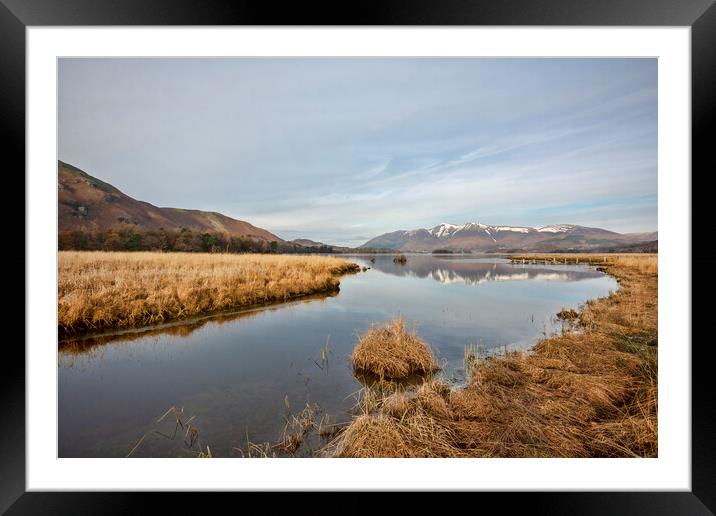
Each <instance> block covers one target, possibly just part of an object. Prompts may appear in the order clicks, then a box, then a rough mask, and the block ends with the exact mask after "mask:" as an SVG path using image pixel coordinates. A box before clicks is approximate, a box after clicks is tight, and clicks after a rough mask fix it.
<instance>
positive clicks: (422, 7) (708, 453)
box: [0, 0, 716, 515]
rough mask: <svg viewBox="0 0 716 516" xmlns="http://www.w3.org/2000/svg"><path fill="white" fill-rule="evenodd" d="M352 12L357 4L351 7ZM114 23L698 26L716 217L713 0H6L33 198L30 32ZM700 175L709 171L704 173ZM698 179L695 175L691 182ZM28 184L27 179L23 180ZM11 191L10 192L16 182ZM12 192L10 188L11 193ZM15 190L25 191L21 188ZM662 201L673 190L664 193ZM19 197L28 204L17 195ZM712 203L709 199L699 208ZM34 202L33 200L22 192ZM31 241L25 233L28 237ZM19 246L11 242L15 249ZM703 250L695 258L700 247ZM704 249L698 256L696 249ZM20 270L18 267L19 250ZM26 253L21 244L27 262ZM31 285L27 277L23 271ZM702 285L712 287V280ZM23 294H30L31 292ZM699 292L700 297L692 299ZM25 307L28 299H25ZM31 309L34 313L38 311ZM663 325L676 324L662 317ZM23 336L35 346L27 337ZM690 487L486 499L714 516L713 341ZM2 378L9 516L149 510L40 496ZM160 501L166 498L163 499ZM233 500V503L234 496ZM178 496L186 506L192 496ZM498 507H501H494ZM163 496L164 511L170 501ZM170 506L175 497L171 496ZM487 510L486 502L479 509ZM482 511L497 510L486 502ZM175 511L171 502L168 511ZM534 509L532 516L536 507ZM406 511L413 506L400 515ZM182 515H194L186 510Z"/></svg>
mask: <svg viewBox="0 0 716 516" xmlns="http://www.w3.org/2000/svg"><path fill="white" fill-rule="evenodd" d="M351 6H352V7H351ZM82 25H84V26H87V25H93V26H108V25H401V26H406V25H513V26H514V25H532V26H535V25H551V26H587V25H592V26H611V25H614V26H689V27H691V53H692V55H691V74H692V171H691V181H692V220H693V226H692V239H693V236H695V235H699V234H701V232H700V231H699V229H705V227H704V226H703V224H705V223H706V222H707V221H708V219H709V218H710V217H709V213H708V212H707V211H706V210H707V207H709V204H710V203H709V202H707V198H706V195H708V193H709V191H708V189H707V188H701V189H699V188H694V182H695V180H696V179H697V178H698V177H702V178H703V177H705V176H706V175H707V173H708V172H707V171H713V170H716V167H714V165H715V163H714V162H715V161H716V160H715V159H714V150H713V148H712V147H713V144H712V142H711V139H710V138H709V135H710V134H711V132H712V131H709V129H713V126H714V113H715V112H716V109H715V106H716V5H714V0H651V1H645V0H601V1H594V0H590V1H586V0H541V1H537V0H504V1H497V0H487V1H485V0H442V1H440V2H437V1H433V2H428V1H427V0H402V1H397V0H392V1H383V2H369V1H364V2H360V3H355V4H341V3H335V2H334V3H331V4H326V5H323V4H321V3H320V2H319V3H317V2H312V3H310V4H308V3H291V2H284V3H282V4H280V5H273V4H272V3H269V2H249V1H245V0H241V1H238V0H235V1H216V2H209V1H207V0H129V1H127V0H125V1H112V0H64V1H56V0H0V64H1V66H0V110H1V111H0V112H1V113H2V117H0V126H1V127H2V129H1V131H2V132H1V133H0V141H1V142H2V144H3V163H4V165H5V166H4V167H3V168H4V173H5V175H4V177H5V178H6V180H7V179H10V178H11V177H8V176H12V178H14V180H15V181H16V182H17V186H16V188H19V189H21V190H22V191H23V192H24V193H25V182H24V173H23V174H20V171H23V172H24V171H25V116H26V113H25V109H26V104H25V30H26V28H27V27H29V26H82ZM696 171H700V173H698V174H696V173H695V172H696ZM689 173H690V171H688V170H685V171H684V174H686V175H688V174H689ZM21 178H22V180H21ZM6 188H10V187H8V186H7V185H6ZM6 191H7V190H6ZM14 191H15V192H17V191H18V190H14ZM662 194H663V192H662ZM13 196H14V197H18V198H19V197H20V196H19V195H17V194H14V195H13ZM699 196H702V197H703V202H701V201H700V200H699ZM23 198H24V196H23ZM23 241H24V235H23ZM705 245H706V244H701V243H699V244H698V246H693V245H692V249H691V250H690V252H691V253H693V254H691V257H692V270H710V267H711V266H713V265H716V261H715V260H714V259H713V258H710V257H709V253H708V249H701V247H705ZM17 247H19V245H13V249H16V248H17ZM694 247H696V249H695V250H694V249H693V248H694ZM694 251H696V252H694ZM13 253H14V256H15V258H14V259H13V260H11V263H14V262H19V257H18V255H17V251H16V250H15V251H13ZM26 258H27V257H26V255H25V251H24V246H23V259H24V260H25V259H26ZM25 273H26V277H27V274H28V270H27V268H26V269H25ZM706 276H707V277H705V278H703V279H702V278H701V276H699V282H698V283H697V285H696V286H697V287H698V289H700V290H702V291H706V290H707V289H710V287H711V286H712V284H713V279H711V278H710V277H708V276H709V275H706ZM23 291H24V286H23ZM694 292H695V291H693V290H692V295H693V293H694ZM23 299H24V295H23ZM25 308H26V310H30V309H32V307H30V306H26V307H25ZM708 309H709V306H708V304H699V303H697V302H696V298H695V297H694V298H693V301H692V321H693V322H694V323H698V322H700V321H704V320H708V319H707V317H708V315H707V310H708ZM662 316H663V317H665V316H668V314H667V315H662ZM21 333H23V340H24V338H25V335H24V330H23V331H21ZM683 345H684V346H685V347H686V346H689V345H691V346H692V348H691V350H692V389H691V390H692V443H691V444H692V457H691V464H692V474H691V481H692V490H691V491H690V492H658V491H657V492H651V491H650V492H619V493H604V492H599V493H586V492H585V493H579V492H569V493H519V494H517V493H502V494H498V493H480V494H479V496H481V497H483V498H487V497H489V498H491V499H496V500H494V501H496V502H497V503H499V504H500V505H501V507H503V508H510V507H512V506H513V505H514V504H519V505H524V506H525V508H526V510H530V511H531V512H533V513H534V512H536V513H549V514H560V513H564V514H567V513H568V514H612V515H615V514H642V513H644V514H714V513H716V495H715V493H714V491H716V490H715V489H714V486H716V439H714V438H715V437H716V418H714V413H715V410H714V405H713V403H712V402H711V399H712V395H711V392H713V389H712V387H711V386H710V384H709V378H710V376H711V375H712V373H711V371H710V369H711V368H712V365H711V364H712V362H711V361H710V360H708V358H709V356H708V355H709V349H710V343H709V342H708V341H706V340H701V341H699V339H697V338H696V333H693V335H692V342H691V343H689V342H686V343H683ZM4 351H5V353H4V356H3V358H4V361H3V362H4V365H5V367H4V371H3V374H2V375H0V383H1V386H0V396H1V397H2V404H1V405H0V407H2V409H1V410H0V419H1V421H2V426H0V428H2V438H0V511H5V510H7V514H28V513H30V514H31V513H35V512H43V513H46V512H50V513H69V514H100V513H102V514H104V513H114V512H121V513H141V512H144V510H146V508H147V507H146V499H145V498H146V494H142V493H118V492H115V493H67V492H65V493H49V492H44V493H39V492H26V489H25V473H26V469H25V452H26V450H25V430H26V429H25V395H24V393H25V380H26V378H25V353H24V351H23V350H22V349H21V348H20V347H19V345H17V344H16V343H15V342H14V339H8V340H6V342H5V350H4ZM154 496H156V495H154ZM229 496H232V495H229ZM162 498H171V500H172V503H175V504H180V505H181V506H182V508H183V509H184V510H187V509H188V508H189V507H190V506H189V505H187V503H188V500H187V497H185V496H176V495H173V496H171V497H162ZM491 501H492V500H491ZM164 502H165V501H164V500H162V502H161V503H162V504H164ZM166 502H167V503H169V502H170V501H169V500H166ZM476 507H477V506H476ZM479 507H487V506H485V505H484V502H483V503H480V506H479ZM163 508H164V509H166V510H167V511H168V510H169V509H170V506H169V505H163ZM527 508H529V509H527ZM401 509H403V510H404V509H405V508H404V507H401ZM183 512H184V511H183Z"/></svg>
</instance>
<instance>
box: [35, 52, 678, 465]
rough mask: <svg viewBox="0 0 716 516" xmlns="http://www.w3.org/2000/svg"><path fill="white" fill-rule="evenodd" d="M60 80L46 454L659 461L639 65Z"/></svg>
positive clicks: (411, 64) (651, 105)
mask: <svg viewBox="0 0 716 516" xmlns="http://www.w3.org/2000/svg"><path fill="white" fill-rule="evenodd" d="M57 71H58V77H57V89H58V91H57V101H58V142H57V143H58V156H57V171H56V173H57V176H56V181H57V338H58V344H57V382H58V383H57V385H58V399H57V408H58V421H57V424H58V435H57V443H58V455H59V457H61V458H62V457H95V458H97V457H99V458H105V457H107V458H109V457H112V458H140V457H144V458H256V459H273V458H315V459H330V458H379V457H395V458H550V457H558V458H572V459H579V458H614V457H624V458H653V457H658V456H659V450H658V440H659V435H658V394H659V392H658V359H657V358H658V227H657V223H658V188H657V186H658V163H657V143H658V142H657V134H658V131H657V107H658V106H657V104H658V95H657V92H658V84H657V59H654V58H585V59H581V58H580V59H578V58H448V57H445V58H405V57H390V58H377V57H365V58H349V57H344V58H327V57H301V58H298V57H296V58H278V57H276V58H273V57H272V58H268V57H267V58H263V57H262V58H258V57H256V58H238V57H237V58H210V57H202V58H59V59H58V60H57ZM47 173H48V174H49V173H50V171H48V172H47ZM52 173H54V171H53V172H52ZM665 228H666V226H664V228H662V229H663V230H664V231H666V229H665ZM667 248H668V246H667ZM664 259H666V258H664Z"/></svg>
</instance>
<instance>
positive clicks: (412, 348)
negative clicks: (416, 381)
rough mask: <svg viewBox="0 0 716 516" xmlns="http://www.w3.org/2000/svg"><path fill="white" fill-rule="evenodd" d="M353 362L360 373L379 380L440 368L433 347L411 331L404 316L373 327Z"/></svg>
mask: <svg viewBox="0 0 716 516" xmlns="http://www.w3.org/2000/svg"><path fill="white" fill-rule="evenodd" d="M351 362H353V368H354V369H355V370H356V372H358V373H359V374H366V373H367V374H370V375H373V376H375V377H377V378H379V379H404V378H407V377H409V376H412V375H424V374H428V373H430V372H432V371H434V370H435V369H436V368H437V362H436V361H435V357H434V356H433V353H432V351H431V350H430V347H429V346H428V345H427V344H425V342H423V341H422V340H421V339H420V338H419V337H418V336H417V335H416V334H415V331H408V330H407V329H406V328H405V320H404V319H402V318H400V317H399V318H397V319H393V320H392V321H389V322H387V323H386V324H383V325H373V326H371V327H370V328H369V329H368V331H367V332H366V333H365V334H364V335H362V336H361V337H360V340H359V341H358V345H357V346H356V347H355V349H354V350H353V354H352V355H351Z"/></svg>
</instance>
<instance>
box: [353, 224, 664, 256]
mask: <svg viewBox="0 0 716 516" xmlns="http://www.w3.org/2000/svg"><path fill="white" fill-rule="evenodd" d="M656 239H657V237H656V233H648V234H639V235H631V234H620V233H615V232H614V231H607V230H606V229H600V228H589V227H585V226H578V225H574V224H554V225H549V226H542V227H525V226H493V225H490V224H482V223H480V222H466V223H465V224H450V223H447V222H444V223H442V224H438V225H437V226H434V227H432V228H420V229H412V230H400V231H394V232H392V233H385V234H383V235H380V236H378V237H376V238H373V239H371V240H369V241H368V242H366V243H365V244H363V245H362V246H361V247H363V248H372V249H395V250H401V251H434V250H436V249H447V250H453V251H458V250H461V251H475V250H478V251H483V250H484V251H492V250H534V251H538V250H539V251H548V250H565V249H590V248H604V247H609V246H621V245H629V244H635V243H641V242H651V241H656Z"/></svg>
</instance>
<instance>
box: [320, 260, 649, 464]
mask: <svg viewBox="0 0 716 516" xmlns="http://www.w3.org/2000/svg"><path fill="white" fill-rule="evenodd" d="M511 258H512V260H513V261H514V262H517V263H520V262H521V261H522V260H525V262H527V261H531V260H549V261H550V262H552V260H553V259H554V255H529V256H522V255H520V256H513V257H511ZM588 258H589V255H566V256H565V255H559V257H558V258H557V259H558V260H559V261H560V262H562V263H564V262H563V260H565V259H567V260H568V261H569V263H576V260H582V261H581V262H580V263H585V262H587V263H588V262H589V259H588ZM591 258H592V260H594V259H595V257H594V256H591ZM599 259H601V261H600V263H599V266H600V267H601V268H602V269H603V270H604V271H605V272H607V273H608V274H610V275H612V276H613V277H615V278H616V279H617V281H618V282H619V286H620V288H619V290H618V291H617V292H614V293H612V294H611V295H609V296H608V297H604V298H599V299H593V300H590V301H588V302H586V303H585V304H584V305H583V306H582V307H581V309H580V311H579V314H578V321H579V324H578V325H577V327H576V328H575V329H574V330H568V331H565V332H564V333H562V334H559V335H555V336H549V337H546V338H543V339H542V340H540V341H539V342H538V343H537V344H536V345H535V346H534V348H533V349H532V350H531V352H528V353H527V352H516V353H508V354H507V355H505V356H501V357H496V358H491V359H481V358H480V357H474V356H472V355H471V356H470V357H467V352H466V358H469V364H467V366H469V372H470V378H469V381H468V383H467V385H466V386H465V387H463V388H461V389H459V390H451V389H450V388H449V387H448V386H447V385H446V384H444V383H443V382H442V381H439V380H431V379H428V380H427V381H426V382H425V383H423V384H422V385H421V386H420V387H418V388H409V389H405V390H403V389H397V390H396V389H395V388H392V387H390V385H389V384H386V385H384V386H383V389H380V390H379V389H376V388H375V387H373V388H370V389H369V388H366V389H365V390H364V393H363V396H362V398H361V400H360V403H359V406H360V410H361V413H360V414H358V415H357V416H356V417H355V418H354V419H353V421H352V422H351V424H350V425H348V426H347V428H346V429H345V430H344V431H343V432H342V433H341V434H340V435H339V436H338V437H337V438H336V439H335V440H333V441H332V442H331V443H329V445H328V446H327V447H326V449H325V450H324V451H325V453H326V454H327V455H330V456H338V457H655V456H657V455H658V425H657V406H658V403H657V399H658V396H657V391H658V384H657V370H658V369H657V349H658V324H657V323H658V258H657V256H656V255H607V256H606V258H605V257H603V256H601V255H600V256H599V257H598V258H597V260H599ZM553 263H554V262H553ZM466 361H468V360H466Z"/></svg>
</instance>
